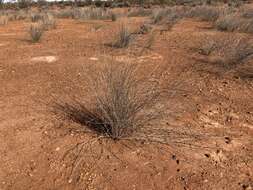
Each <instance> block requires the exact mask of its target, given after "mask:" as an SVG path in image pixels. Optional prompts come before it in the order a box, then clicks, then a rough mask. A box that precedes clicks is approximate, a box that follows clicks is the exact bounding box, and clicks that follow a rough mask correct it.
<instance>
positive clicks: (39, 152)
mask: <svg viewBox="0 0 253 190" xmlns="http://www.w3.org/2000/svg"><path fill="white" fill-rule="evenodd" d="M143 21H144V19H143V18H128V20H127V22H128V23H130V25H131V26H132V27H136V26H138V25H139V24H141V23H142V22H143ZM119 23H120V20H118V21H117V22H111V21H89V22H88V21H87V22H79V21H75V20H58V21H57V28H56V29H54V30H49V31H47V32H46V33H45V34H44V35H43V37H42V40H41V42H39V43H37V44H32V43H31V42H30V41H29V36H28V32H27V31H28V28H29V25H30V23H29V22H28V21H18V22H16V21H15V22H10V23H9V24H8V25H6V26H3V27H0V50H1V51H0V155H1V156H0V190H22V189H24V190H27V189H37V190H39V189H43V190H45V189H48V190H49V189H50V190H53V189H68V190H69V189H120V190H124V189H127V190H128V189H136V190H139V189H145V190H148V189H175V190H177V189H178V190H181V189H187V190H188V189H194V190H196V189H215V190H218V189H227V190H237V189H247V190H249V189H252V188H253V101H252V99H253V83H252V64H253V60H252V59H251V60H248V61H247V62H246V63H244V64H242V65H240V66H238V67H237V68H235V69H233V70H231V71H229V72H224V71H223V70H222V69H221V68H218V67H216V66H213V67H210V66H208V63H202V62H200V61H199V58H201V57H200V56H201V55H199V54H198V53H197V52H196V51H193V50H192V48H191V47H194V45H195V44H198V42H199V41H200V40H201V39H203V38H204V37H205V35H210V36H211V35H219V36H220V37H221V38H222V37H223V36H225V35H228V34H227V33H221V32H217V31H215V30H214V29H212V28H210V25H209V24H208V23H205V22H199V21H196V20H183V21H181V22H180V23H178V24H177V25H175V26H174V27H173V28H172V30H171V31H167V32H163V33H162V34H160V33H159V32H158V33H157V35H156V38H155V42H154V44H153V46H152V48H151V49H150V50H145V51H143V53H142V54H140V52H141V51H142V46H143V44H144V43H145V42H144V41H145V39H147V38H148V35H139V36H138V37H137V39H136V41H135V42H134V43H133V44H132V45H131V46H130V47H129V49H128V50H127V49H123V50H116V49H113V48H109V47H104V46H103V45H102V44H103V42H108V41H110V38H111V36H112V34H113V31H115V28H116V26H117V25H118V24H119ZM95 25H101V26H102V27H101V28H99V29H98V30H97V31H95V29H94V26H95ZM234 35H246V34H234ZM248 36H249V37H250V38H252V37H253V36H252V35H251V36H250V35H248ZM110 55H114V56H115V58H116V59H118V60H127V59H128V60H133V61H135V62H136V63H138V64H142V65H143V66H145V67H146V70H145V72H150V69H152V68H153V66H154V65H161V66H162V67H163V68H165V69H166V71H165V72H164V73H163V76H162V77H163V79H164V81H165V82H168V84H169V83H176V82H179V84H178V86H179V87H180V88H181V89H183V90H184V92H183V93H179V94H178V95H177V94H176V96H175V97H173V99H170V98H168V101H167V102H166V105H167V104H168V105H167V106H168V111H170V112H173V113H175V114H174V116H171V117H167V118H165V121H161V123H159V124H157V126H158V127H159V126H165V127H166V126H167V127H171V126H174V129H175V130H178V131H180V130H183V129H184V130H187V131H192V133H193V134H199V135H200V136H203V138H201V139H194V138H193V140H192V142H190V143H186V145H180V144H178V145H171V146H168V145H161V144H157V143H140V142H134V141H132V142H131V141H122V142H111V141H110V140H106V139H101V140H92V135H91V134H86V133H82V132H80V131H81V129H82V128H83V126H80V125H79V124H77V123H73V122H70V121H65V120H61V119H57V118H56V117H55V116H54V114H52V112H51V107H50V106H52V102H53V101H54V100H55V98H56V97H58V98H59V97H62V98H63V99H64V97H66V96H68V95H80V96H81V95H83V94H82V91H81V90H84V91H85V88H82V83H83V81H84V80H85V79H86V75H85V72H84V70H83V66H84V65H85V64H89V63H91V64H92V63H96V62H99V60H100V58H101V57H106V56H108V57H110ZM40 56H55V57H56V58H57V60H56V61H52V62H46V61H43V60H42V61H33V58H34V57H40ZM94 58H95V59H94ZM96 59H98V60H96ZM245 72H246V74H245ZM170 138H171V139H173V138H177V137H176V135H174V134H173V133H172V134H170ZM177 140H180V137H179V139H177ZM85 141H89V144H88V145H87V147H85V148H84V149H83V150H84V151H83V152H80V153H79V156H78V157H77V159H75V155H76V154H78V150H77V149H73V150H72V151H69V150H71V148H73V147H75V146H76V145H77V144H78V143H81V142H85ZM191 144H192V146H190V145H191ZM68 151H69V152H68ZM66 152H68V154H67V156H65V157H64V155H65V154H66ZM75 160H76V161H75Z"/></svg>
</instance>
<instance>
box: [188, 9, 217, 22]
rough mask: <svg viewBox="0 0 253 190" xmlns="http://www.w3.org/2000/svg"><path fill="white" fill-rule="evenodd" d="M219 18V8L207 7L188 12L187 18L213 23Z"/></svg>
mask: <svg viewBox="0 0 253 190" xmlns="http://www.w3.org/2000/svg"><path fill="white" fill-rule="evenodd" d="M219 16H220V10H219V8H217V7H213V6H208V5H202V6H197V7H194V8H192V9H191V10H190V11H189V12H188V17H194V18H199V19H200V20H202V21H210V22H214V21H216V20H217V19H218V18H219Z"/></svg>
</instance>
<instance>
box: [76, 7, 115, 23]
mask: <svg viewBox="0 0 253 190" xmlns="http://www.w3.org/2000/svg"><path fill="white" fill-rule="evenodd" d="M74 18H75V19H81V20H107V19H111V18H112V13H111V12H110V11H108V10H106V9H102V8H94V7H88V8H87V7H86V8H79V9H74Z"/></svg>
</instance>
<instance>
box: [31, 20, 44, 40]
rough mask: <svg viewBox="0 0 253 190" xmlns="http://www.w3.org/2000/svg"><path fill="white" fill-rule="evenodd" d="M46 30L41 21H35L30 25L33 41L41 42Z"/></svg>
mask: <svg viewBox="0 0 253 190" xmlns="http://www.w3.org/2000/svg"><path fill="white" fill-rule="evenodd" d="M43 32H44V27H43V25H42V24H41V23H35V24H32V25H31V26H30V30H29V34H30V37H31V41H32V42H34V43H35V42H39V41H40V39H41V37H42V35H43Z"/></svg>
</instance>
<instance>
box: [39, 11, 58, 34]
mask: <svg viewBox="0 0 253 190" xmlns="http://www.w3.org/2000/svg"><path fill="white" fill-rule="evenodd" d="M42 25H43V28H44V30H49V29H55V28H56V21H55V19H54V17H53V15H51V14H49V13H48V14H45V15H43V18H42Z"/></svg>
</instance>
